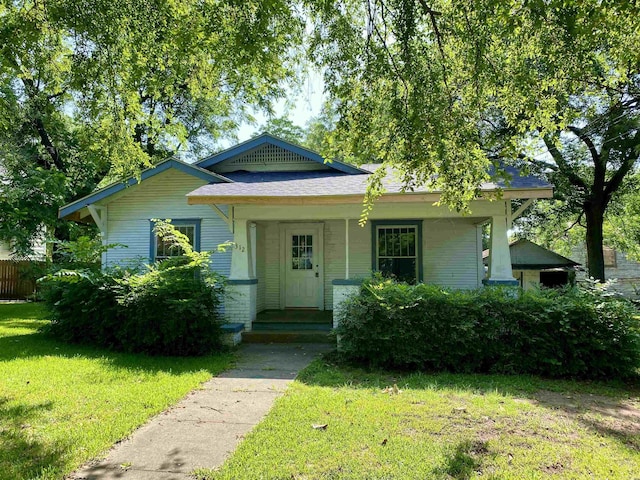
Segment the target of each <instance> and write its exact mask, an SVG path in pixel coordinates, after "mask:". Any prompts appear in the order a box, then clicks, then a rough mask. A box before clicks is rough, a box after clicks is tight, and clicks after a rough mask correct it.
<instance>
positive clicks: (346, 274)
mask: <svg viewBox="0 0 640 480" xmlns="http://www.w3.org/2000/svg"><path fill="white" fill-rule="evenodd" d="M344 278H345V279H347V280H349V219H348V218H345V219H344Z"/></svg>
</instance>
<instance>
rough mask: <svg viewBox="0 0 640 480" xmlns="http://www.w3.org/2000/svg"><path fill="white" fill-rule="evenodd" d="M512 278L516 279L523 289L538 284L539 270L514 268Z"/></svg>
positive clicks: (537, 285)
mask: <svg viewBox="0 0 640 480" xmlns="http://www.w3.org/2000/svg"><path fill="white" fill-rule="evenodd" d="M513 278H515V279H516V280H518V281H519V282H520V286H521V287H522V288H524V289H525V290H531V289H533V288H536V287H539V286H540V270H514V271H513Z"/></svg>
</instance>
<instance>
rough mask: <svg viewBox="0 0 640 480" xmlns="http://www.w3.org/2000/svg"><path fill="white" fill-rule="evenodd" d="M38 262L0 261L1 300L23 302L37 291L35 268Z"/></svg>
mask: <svg viewBox="0 0 640 480" xmlns="http://www.w3.org/2000/svg"><path fill="white" fill-rule="evenodd" d="M35 266H37V262H29V261H14V260H0V299H2V300H22V299H25V298H27V297H28V296H29V295H32V294H33V293H34V292H35V289H36V282H35V278H34V276H35V275H34V274H33V273H32V272H33V271H34V267H35Z"/></svg>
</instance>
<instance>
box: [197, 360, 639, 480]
mask: <svg viewBox="0 0 640 480" xmlns="http://www.w3.org/2000/svg"><path fill="white" fill-rule="evenodd" d="M394 385H397V389H396V388H394ZM639 407H640V389H639V388H638V386H632V387H629V386H624V385H620V384H594V383H586V382H569V381H551V380H542V379H539V378H536V377H528V376H492V375H450V374H433V375H431V374H404V375H403V374H398V375H394V374H390V373H387V372H377V373H371V372H367V371H365V370H362V369H358V368H350V367H344V366H339V365H336V364H333V363H331V362H330V361H329V360H318V361H316V362H314V363H313V364H312V365H311V366H310V367H308V368H307V369H306V370H305V371H303V372H302V373H301V375H300V377H299V378H298V380H297V381H296V382H294V384H293V385H292V386H291V387H290V388H289V390H288V391H287V392H286V394H285V395H284V397H282V398H281V399H280V400H278V402H277V403H276V406H275V407H274V409H273V410H272V411H271V413H270V414H269V415H268V416H267V417H266V419H265V420H264V421H263V422H262V423H261V424H260V425H258V427H257V428H256V429H255V430H254V431H253V432H252V433H251V434H250V435H249V436H248V437H247V438H246V440H245V441H244V442H243V443H242V444H241V445H240V447H239V448H238V450H237V451H236V452H235V454H233V455H232V456H231V458H230V459H229V460H228V461H227V462H226V463H225V464H224V465H223V466H222V468H221V469H220V470H219V471H210V472H203V471H199V472H197V473H198V475H199V477H200V478H208V479H216V480H219V479H338V478H344V479H383V478H384V479H430V478H433V479H470V478H492V479H514V480H515V479H536V478H554V479H555V478H557V479H576V478H594V479H595V478H597V479H624V480H631V479H639V478H640V410H639V409H638V408H639ZM324 425H326V427H324ZM323 427H324V428H323Z"/></svg>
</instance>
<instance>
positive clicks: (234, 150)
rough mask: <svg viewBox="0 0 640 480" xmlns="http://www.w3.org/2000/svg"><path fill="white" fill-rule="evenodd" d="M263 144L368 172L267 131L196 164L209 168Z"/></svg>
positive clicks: (351, 171) (342, 168)
mask: <svg viewBox="0 0 640 480" xmlns="http://www.w3.org/2000/svg"><path fill="white" fill-rule="evenodd" d="M264 145H274V146H276V147H279V148H282V149H283V150H285V151H287V152H291V153H294V154H296V155H300V156H301V157H303V158H304V159H305V160H309V161H311V162H315V163H319V164H320V165H324V166H326V167H329V168H330V169H333V170H337V171H339V172H343V173H347V174H351V175H358V174H367V173H369V172H367V171H366V170H362V169H360V168H358V167H355V166H353V165H349V164H347V163H344V162H340V161H338V160H332V161H330V162H329V161H327V162H325V160H324V158H322V156H321V155H319V154H318V153H316V152H314V151H312V150H309V149H307V148H304V147H301V146H300V145H296V144H295V143H291V142H288V141H286V140H283V139H281V138H278V137H275V136H273V135H271V134H269V133H263V134H261V135H258V136H257V137H254V138H252V139H250V140H247V141H245V142H242V143H239V144H238V145H234V146H233V147H231V148H228V149H226V150H223V151H222V152H219V153H215V154H213V155H211V156H209V157H206V158H203V159H202V160H200V161H199V162H196V165H197V166H198V167H200V168H207V169H209V168H211V167H214V166H215V165H218V164H220V163H222V162H224V161H225V160H229V159H231V158H234V157H238V156H240V155H243V154H246V153H249V152H251V151H252V150H255V149H257V148H260V147H262V146H264Z"/></svg>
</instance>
